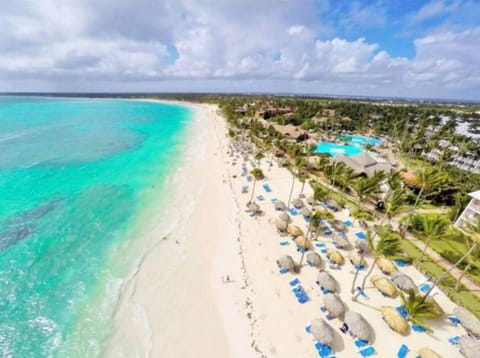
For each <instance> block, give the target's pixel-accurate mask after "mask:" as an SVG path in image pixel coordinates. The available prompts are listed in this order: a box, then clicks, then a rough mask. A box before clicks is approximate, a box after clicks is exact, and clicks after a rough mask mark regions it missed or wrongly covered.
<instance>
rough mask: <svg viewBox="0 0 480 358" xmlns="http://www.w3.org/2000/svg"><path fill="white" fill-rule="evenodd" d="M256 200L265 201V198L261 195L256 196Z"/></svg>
mask: <svg viewBox="0 0 480 358" xmlns="http://www.w3.org/2000/svg"><path fill="white" fill-rule="evenodd" d="M257 199H258V200H259V201H264V200H265V198H264V197H263V196H262V195H257Z"/></svg>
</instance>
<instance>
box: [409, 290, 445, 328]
mask: <svg viewBox="0 0 480 358" xmlns="http://www.w3.org/2000/svg"><path fill="white" fill-rule="evenodd" d="M400 299H401V300H402V304H403V307H404V308H405V311H407V318H406V319H407V320H408V321H410V322H412V323H414V324H417V325H419V326H421V327H423V328H425V329H426V330H428V331H430V332H431V331H432V329H431V328H430V327H429V326H428V325H427V324H426V323H425V320H426V319H435V318H438V314H436V313H435V308H434V303H433V302H432V301H426V300H425V298H424V297H423V296H422V295H421V294H419V293H416V292H415V291H414V290H413V289H410V290H409V291H408V298H406V297H405V295H404V294H403V292H400Z"/></svg>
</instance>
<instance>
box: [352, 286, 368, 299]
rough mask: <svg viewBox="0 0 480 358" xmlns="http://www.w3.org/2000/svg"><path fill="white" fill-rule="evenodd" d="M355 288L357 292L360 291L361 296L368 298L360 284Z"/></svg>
mask: <svg viewBox="0 0 480 358" xmlns="http://www.w3.org/2000/svg"><path fill="white" fill-rule="evenodd" d="M355 289H356V290H357V291H358V292H360V296H363V297H365V298H369V297H368V296H367V294H366V293H365V291H363V290H362V288H361V287H360V286H357V287H356V288H355Z"/></svg>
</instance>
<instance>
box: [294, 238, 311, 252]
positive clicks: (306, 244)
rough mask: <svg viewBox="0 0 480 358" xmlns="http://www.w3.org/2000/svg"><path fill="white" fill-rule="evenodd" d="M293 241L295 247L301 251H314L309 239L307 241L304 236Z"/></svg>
mask: <svg viewBox="0 0 480 358" xmlns="http://www.w3.org/2000/svg"><path fill="white" fill-rule="evenodd" d="M293 241H294V242H295V245H297V246H298V247H300V248H302V249H306V250H313V249H314V247H313V244H312V242H311V241H310V240H309V239H307V238H306V237H305V236H297V237H296V238H295V239H294V240H293Z"/></svg>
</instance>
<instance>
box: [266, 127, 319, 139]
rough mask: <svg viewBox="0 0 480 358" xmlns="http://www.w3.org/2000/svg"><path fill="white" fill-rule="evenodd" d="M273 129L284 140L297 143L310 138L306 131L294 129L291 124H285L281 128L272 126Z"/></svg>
mask: <svg viewBox="0 0 480 358" xmlns="http://www.w3.org/2000/svg"><path fill="white" fill-rule="evenodd" d="M272 126H273V128H274V129H275V130H276V131H277V132H279V133H280V134H282V135H283V136H284V137H285V138H286V139H292V140H295V141H297V142H300V141H303V140H307V139H308V138H310V135H309V134H308V132H307V131H305V130H303V129H301V128H299V127H296V126H294V125H292V124H287V125H284V126H282V125H281V124H272Z"/></svg>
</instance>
